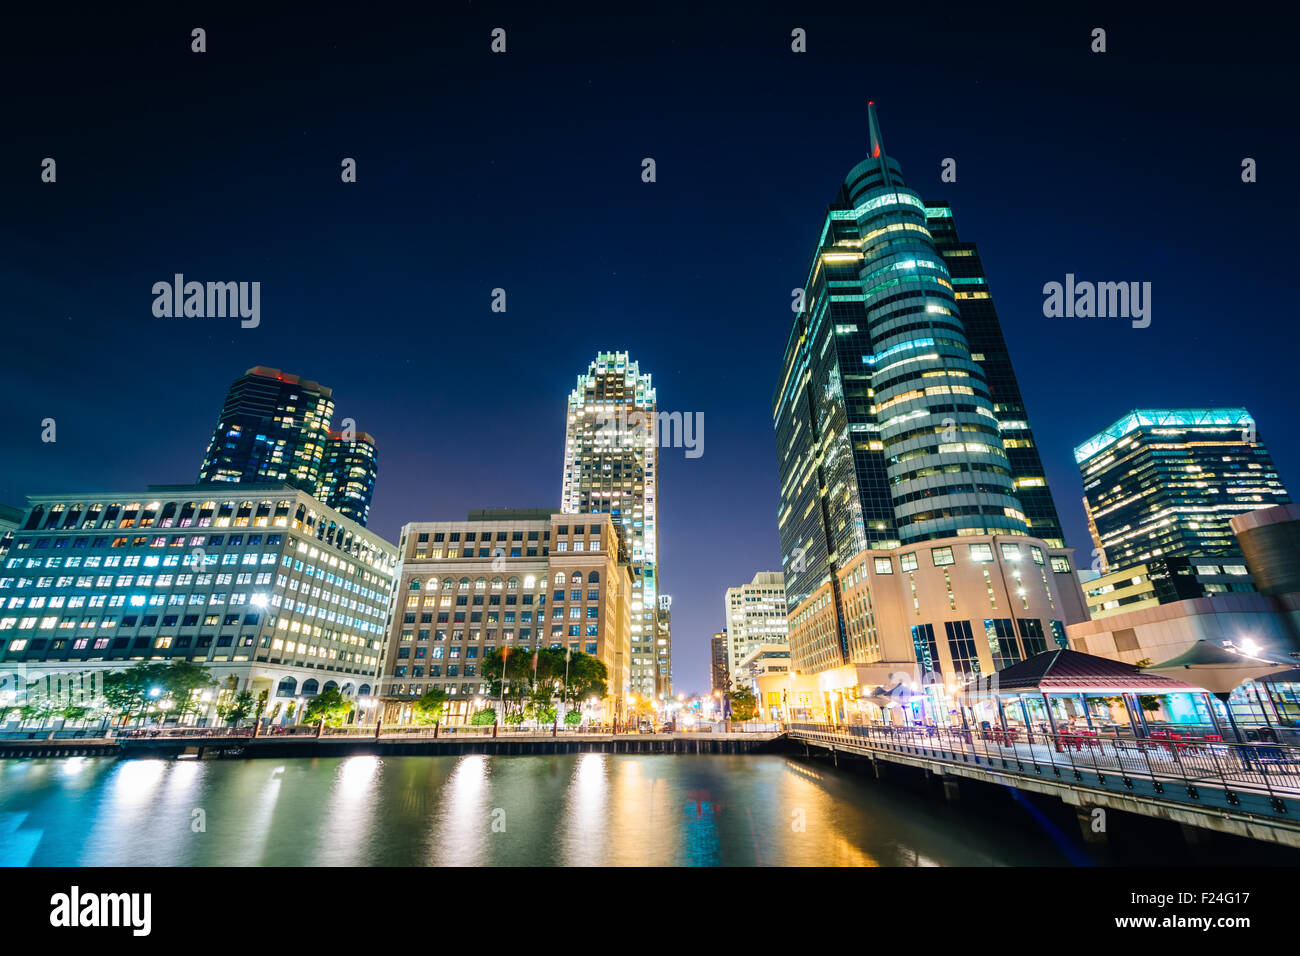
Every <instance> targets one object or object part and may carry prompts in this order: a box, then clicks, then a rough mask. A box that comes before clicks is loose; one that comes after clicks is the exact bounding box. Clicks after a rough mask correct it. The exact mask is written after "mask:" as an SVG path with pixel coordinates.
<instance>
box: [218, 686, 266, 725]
mask: <svg viewBox="0 0 1300 956" xmlns="http://www.w3.org/2000/svg"><path fill="white" fill-rule="evenodd" d="M256 705H257V700H256V699H255V698H254V697H253V692H252V691H250V690H241V691H239V692H238V693H236V694H233V695H230V696H226V697H224V698H223V699H222V701H221V703H219V704H217V716H218V717H220V718H221V719H222V720H224V721H225V722H226V723H228V724H230V725H231V726H232V727H233V726H234V725H235V724H237V723H239V722H240V721H241V720H243V719H244V718H245V717H247V716H248V715H249V714H251V713H252V712H253V708H254V707H255V706H256Z"/></svg>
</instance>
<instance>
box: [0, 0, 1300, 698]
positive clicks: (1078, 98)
mask: <svg viewBox="0 0 1300 956" xmlns="http://www.w3.org/2000/svg"><path fill="white" fill-rule="evenodd" d="M268 6H269V5H268ZM530 6H531V7H533V8H534V9H529V8H528V7H519V8H515V9H512V8H508V7H505V6H502V5H499V4H481V3H473V4H456V5H447V6H446V10H445V11H441V12H439V13H438V14H437V15H436V16H429V17H428V18H427V19H424V20H420V21H413V20H407V19H403V18H402V17H398V16H393V15H376V14H374V13H370V12H368V11H366V10H365V9H363V8H362V7H361V6H360V5H358V6H356V7H350V8H345V9H341V10H339V11H338V12H323V11H324V10H325V8H323V7H313V8H311V10H312V12H310V13H308V12H302V13H300V14H297V15H292V16H290V15H280V14H265V13H262V14H258V15H256V16H254V15H248V16H243V15H237V14H233V13H230V12H228V11H225V12H218V8H215V7H214V8H213V12H211V13H207V12H204V13H185V14H177V13H174V12H160V13H158V14H156V15H145V14H142V13H139V12H136V13H128V12H126V11H125V8H123V9H120V10H119V9H115V8H114V9H110V8H101V9H100V10H99V11H98V12H90V13H81V14H78V13H76V12H75V10H73V9H72V8H66V7H62V8H60V9H59V10H58V15H57V16H55V15H53V14H50V15H48V18H47V19H42V20H37V19H24V17H28V18H31V17H36V16H39V15H40V14H37V13H35V12H34V11H32V10H31V9H27V10H25V11H24V12H23V13H13V12H7V13H6V16H7V18H8V22H7V23H6V27H5V30H4V35H3V38H0V54H3V55H2V56H0V79H2V80H3V84H2V86H0V89H3V90H4V93H3V94H2V95H3V97H4V99H5V101H6V102H5V108H4V113H3V115H4V125H3V129H4V140H3V146H0V204H2V207H3V213H2V214H0V270H3V286H4V291H3V296H0V318H2V320H3V334H2V338H0V355H2V356H3V365H2V366H0V411H2V412H3V415H4V420H5V428H4V435H3V438H2V439H0V502H4V503H8V504H11V505H21V504H23V503H24V498H23V496H24V495H26V494H36V493H55V492H64V491H83V490H84V491H131V490H136V489H140V488H142V487H143V486H144V485H145V484H148V483H163V482H190V481H193V480H194V479H195V478H196V476H197V472H198V468H199V464H200V462H201V459H202V455H203V451H204V448H205V446H206V443H207V440H208V438H209V436H210V434H211V429H212V427H213V424H214V423H215V420H216V417H217V414H218V412H219V410H220V407H221V402H222V399H223V397H224V394H225V390H226V388H227V387H228V386H229V384H230V382H231V381H232V380H233V379H235V378H236V377H237V376H238V375H240V374H241V373H242V372H243V371H244V370H245V369H246V368H249V367H250V366H253V365H267V366H272V367H278V368H281V369H284V370H286V371H290V372H294V373H297V374H300V375H302V376H303V377H305V378H313V379H316V380H318V381H320V382H322V383H324V384H327V385H330V386H332V387H333V388H334V391H335V400H336V404H337V411H336V417H335V421H336V423H337V422H338V421H339V420H341V419H342V418H343V417H351V418H355V419H356V422H357V427H358V428H360V429H362V430H365V431H369V432H370V433H372V434H373V435H374V436H375V437H376V440H377V442H378V448H379V483H378V488H377V491H376V495H375V500H374V507H373V510H372V517H371V522H370V527H371V528H372V529H373V530H375V531H377V532H378V533H380V534H382V535H384V536H385V537H387V538H389V539H391V540H396V538H397V536H398V533H399V529H400V527H401V525H402V524H403V523H404V522H407V521H414V520H420V521H428V520H458V519H461V518H463V517H464V515H465V512H466V511H467V510H468V509H470V508H479V507H498V506H513V507H546V506H558V503H559V497H560V483H561V469H562V456H563V440H564V413H565V400H566V397H567V395H568V393H569V391H570V389H572V388H573V385H574V381H575V377H576V376H577V375H578V374H579V373H581V372H583V371H585V369H586V367H587V364H588V362H590V361H591V360H592V359H593V358H594V357H595V355H596V352H597V351H599V350H602V349H604V350H615V349H619V350H627V351H629V352H630V353H631V355H632V357H633V358H634V359H636V360H638V361H639V362H640V364H641V368H642V370H643V371H649V372H650V373H652V374H653V376H654V381H655V384H656V386H657V388H658V394H659V405H660V409H661V410H664V411H682V412H684V413H690V412H697V411H700V412H703V413H704V417H705V431H704V440H705V444H704V455H703V457H702V458H698V459H691V460H688V459H686V458H685V457H684V456H683V454H682V451H681V450H680V449H678V450H673V449H669V450H666V451H665V452H664V453H663V456H662V461H663V464H662V475H661V483H660V511H659V516H660V541H661V550H660V569H661V571H660V574H661V581H662V587H663V590H664V591H665V592H667V593H671V594H672V595H673V596H674V599H675V603H674V620H673V643H674V651H675V653H674V669H675V679H676V689H678V690H680V691H686V692H691V691H698V690H707V688H708V638H709V636H710V635H711V634H712V633H713V631H715V630H716V629H718V628H719V627H720V626H721V625H722V624H723V612H722V596H723V590H724V589H725V588H726V587H727V586H730V585H736V584H740V583H742V582H745V581H748V580H749V578H750V577H751V576H752V575H753V573H754V572H755V571H760V570H769V569H775V568H778V567H779V561H780V551H779V545H778V539H777V530H776V508H777V473H776V451H775V444H774V439H773V429H772V418H771V396H772V392H773V389H774V387H775V383H776V377H777V375H778V372H779V369H780V363H781V355H782V349H783V347H784V344H785V340H786V335H787V333H788V331H789V327H790V323H791V313H790V307H789V303H790V290H791V289H792V288H794V287H796V286H799V285H802V284H803V282H804V279H805V277H806V272H807V267H808V263H809V256H810V254H811V252H812V250H813V246H814V243H815V241H816V239H817V237H818V234H819V231H820V228H821V224H822V216H823V214H824V211H825V207H826V205H827V203H828V202H829V201H830V200H831V199H832V198H833V196H834V193H835V190H836V188H837V186H838V184H839V182H840V181H841V179H842V178H843V176H844V174H845V173H846V172H847V171H848V170H849V168H850V167H852V166H853V165H854V164H855V163H856V162H858V161H859V160H860V159H862V158H863V157H864V156H865V154H866V149H867V146H866V143H867V133H866V122H865V110H866V104H867V101H868V100H869V99H871V100H874V101H875V102H876V104H877V108H878V110H879V115H880V121H881V126H882V131H883V137H884V143H885V147H886V150H887V151H888V152H889V153H890V154H892V155H894V156H896V157H897V158H898V160H899V161H900V162H901V163H902V166H903V172H904V175H905V176H906V177H907V179H908V182H909V184H910V185H912V186H913V187H914V188H916V189H917V190H918V191H919V192H921V194H922V195H923V196H925V197H927V198H933V199H948V200H950V201H951V202H952V204H953V209H954V214H955V217H956V221H957V227H958V229H959V231H960V234H961V236H962V238H963V239H964V240H968V241H975V242H977V243H979V246H980V250H981V253H982V255H983V258H984V264H985V267H986V270H987V273H988V277H989V282H990V286H991V289H992V293H993V297H994V301H995V302H996V305H997V308H998V312H999V314H1000V316H1001V319H1002V322H1003V326H1004V329H1005V332H1006V337H1007V340H1008V342H1009V344H1010V349H1011V355H1012V359H1013V361H1014V362H1015V365H1016V369H1017V372H1018V375H1019V378H1020V384H1021V388H1022V390H1023V392H1024V395H1025V401H1026V404H1027V406H1028V409H1029V414H1030V419H1031V423H1032V424H1033V426H1034V428H1035V431H1036V434H1037V438H1038V441H1039V444H1040V446H1041V450H1042V455H1043V459H1044V461H1045V463H1046V467H1047V472H1048V478H1049V481H1050V484H1051V486H1052V488H1053V490H1054V493H1055V497H1056V501H1057V506H1058V509H1059V510H1060V512H1061V516H1062V519H1063V520H1064V522H1065V527H1066V535H1067V538H1068V543H1069V544H1071V545H1072V546H1074V547H1076V548H1078V549H1080V552H1081V553H1080V559H1081V560H1080V562H1079V563H1080V564H1081V565H1083V566H1086V565H1087V563H1088V560H1089V559H1085V556H1086V555H1088V554H1089V553H1090V551H1091V544H1090V543H1089V541H1088V536H1087V531H1086V526H1085V523H1084V518H1083V510H1082V507H1081V505H1080V502H1079V499H1080V497H1081V495H1082V489H1081V485H1080V481H1079V476H1078V471H1077V469H1076V468H1075V466H1074V461H1073V456H1072V454H1071V451H1072V448H1073V447H1074V445H1076V444H1078V443H1080V442H1082V441H1083V440H1085V439H1086V438H1088V437H1090V436H1091V435H1092V434H1093V433H1095V432H1097V431H1099V430H1100V429H1101V428H1103V427H1105V426H1106V425H1109V424H1110V423H1111V422H1112V421H1114V420H1115V419H1116V418H1118V417H1119V416H1120V415H1122V414H1123V413H1124V412H1126V411H1128V410H1129V409H1132V408H1135V407H1150V406H1183V405H1189V406H1194V405H1230V404H1231V405H1235V404H1241V405H1245V406H1246V407H1247V408H1249V409H1250V410H1251V411H1252V412H1253V413H1254V414H1255V416H1256V418H1257V419H1258V421H1259V433H1260V436H1261V437H1262V438H1263V439H1264V441H1265V442H1267V443H1268V445H1269V447H1270V448H1271V449H1272V452H1273V454H1274V457H1275V458H1276V460H1277V463H1278V466H1279V468H1280V469H1281V472H1282V476H1283V478H1284V480H1285V479H1291V480H1292V481H1300V479H1297V478H1296V477H1295V476H1297V475H1300V423H1297V420H1296V416H1295V414H1294V412H1295V409H1296V403H1295V401H1294V399H1293V397H1292V394H1291V386H1292V382H1293V379H1294V376H1295V374H1296V365H1295V358H1294V356H1295V346H1294V344H1293V333H1292V331H1291V329H1290V328H1289V327H1288V326H1289V323H1290V322H1291V320H1290V319H1288V318H1287V316H1288V315H1291V314H1292V313H1293V311H1294V288H1293V285H1294V280H1293V276H1294V272H1295V270H1294V264H1293V261H1294V255H1293V253H1292V249H1291V247H1290V246H1289V245H1288V240H1287V239H1286V237H1287V236H1288V235H1293V234H1294V223H1295V214H1296V201H1295V191H1296V186H1295V176H1296V168H1295V157H1296V156H1297V154H1298V150H1297V145H1298V144H1297V141H1296V140H1297V137H1296V133H1295V119H1294V117H1295V109H1294V107H1295V104H1294V100H1293V96H1294V92H1295V90H1296V89H1297V84H1296V79H1297V78H1296V75H1295V72H1294V63H1295V57H1294V54H1293V52H1292V50H1291V49H1290V43H1291V35H1290V34H1289V33H1288V32H1286V31H1283V30H1280V29H1271V28H1270V26H1269V24H1268V23H1267V22H1266V20H1265V19H1264V18H1263V17H1259V16H1256V15H1255V14H1249V15H1247V14H1243V15H1242V16H1240V17H1233V18H1231V19H1228V20H1215V21H1213V22H1210V21H1203V20H1199V19H1196V20H1191V21H1189V22H1187V23H1178V22H1174V21H1172V20H1170V21H1169V22H1164V23H1161V22H1151V23H1142V22H1137V21H1135V20H1134V19H1133V15H1132V14H1128V13H1122V12H1119V10H1118V9H1117V10H1116V12H1106V10H1105V9H1104V8H1102V7H1092V6H1090V7H1089V9H1088V11H1087V12H1086V13H1084V14H1079V15H1073V14H1069V13H1061V12H1054V11H1047V10H1041V9H1040V10H1036V11H1033V12H1022V13H1020V14H1017V15H1016V16H1014V17H1011V16H1008V17H1007V18H1006V22H998V18H997V17H995V16H990V15H987V14H985V15H981V14H980V13H979V12H978V9H977V8H982V7H983V6H984V5H982V4H981V5H974V4H971V5H967V8H966V9H965V10H964V11H962V12H960V13H954V14H952V15H949V14H946V13H943V12H942V11H941V10H940V9H939V8H931V7H929V6H926V7H924V8H922V7H915V6H909V5H903V10H902V12H890V11H886V12H884V13H881V12H880V9H879V8H880V6H881V5H867V4H844V3H840V4H836V5H826V6H810V5H809V4H807V3H802V2H801V3H790V4H787V5H784V6H783V7H774V8H772V12H768V13H758V12H754V11H752V10H750V9H747V8H745V7H743V6H740V5H737V6H736V7H733V8H713V9H710V10H707V11H706V10H702V9H699V8H697V7H695V6H694V5H688V6H683V7H682V8H680V9H678V10H674V9H673V8H672V7H671V6H670V5H667V4H661V3H653V4H608V5H605V6H604V7H603V8H601V9H602V12H600V13H591V12H586V11H583V12H580V11H578V10H576V9H575V8H569V9H570V10H572V11H573V12H564V7H563V5H557V6H556V9H549V7H550V6H551V5H549V4H547V5H543V4H535V5H530ZM886 6H888V7H890V8H891V10H892V9H893V8H896V7H898V5H886ZM544 8H546V9H544ZM810 10H813V11H817V10H820V11H822V12H809V11H810ZM922 10H924V11H925V14H926V15H925V18H924V20H922V19H921V18H920V11H922ZM826 11H833V12H829V13H828V12H826ZM912 11H917V13H916V19H912V20H908V19H895V20H893V21H890V20H882V19H881V18H880V17H881V16H885V17H895V18H905V17H908V16H909V15H911V12H912ZM196 26H200V27H204V28H205V29H206V30H207V44H208V52H206V53H203V54H195V53H191V52H190V43H191V40H190V31H191V29H192V28H193V27H196ZM498 26H499V27H503V28H505V29H506V31H507V53H506V54H504V55H493V54H492V53H491V52H490V51H489V45H490V32H491V30H492V28H494V27H498ZM1096 26H1101V27H1104V28H1106V30H1107V43H1108V52H1106V53H1105V54H1093V53H1091V52H1089V45H1090V42H1091V36H1090V34H1091V30H1092V28H1093V27H1096ZM795 27H802V28H804V29H806V30H807V31H808V52H807V53H806V54H795V53H792V52H791V51H790V42H791V38H790V32H791V30H792V29H793V28H795ZM47 156H50V157H53V158H55V160H56V161H57V176H58V179H57V182H56V183H55V184H52V185H51V184H45V183H42V182H41V181H40V165H41V160H42V159H43V158H44V157H47ZM344 157H353V158H355V159H356V160H357V163H358V182H357V183H355V184H346V185H345V184H343V183H341V182H340V175H339V174H340V162H341V160H342V159H343V158H344ZM644 157H653V158H654V159H655V160H656V163H657V167H658V168H657V174H658V181H657V182H656V183H653V184H647V183H643V182H642V181H641V161H642V159H643V158H644ZM945 157H952V158H955V159H956V160H957V171H958V180H957V182H956V183H941V182H940V179H939V173H940V163H941V160H942V159H943V158H945ZM1243 157H1253V158H1255V159H1256V160H1257V161H1258V178H1259V181H1258V182H1256V183H1253V184H1244V183H1243V182H1242V181H1241V161H1242V159H1243ZM176 272H182V273H184V274H185V275H186V277H187V279H194V280H199V281H209V280H211V281H260V282H261V283H262V307H261V313H262V316H261V325H260V327H259V328H256V329H241V328H240V326H239V322H238V320H237V319H195V318H190V319H184V318H180V319H176V318H172V319H166V318H162V319H160V318H155V317H154V316H153V314H152V311H151V306H152V302H153V295H152V293H151V291H150V290H151V287H152V285H153V284H154V283H155V282H158V281H161V280H170V279H171V278H172V275H173V273H176ZM1067 272H1073V273H1075V274H1076V276H1077V277H1078V278H1079V279H1090V280H1093V281H1149V282H1151V283H1152V284H1153V321H1152V324H1151V326H1150V328H1147V329H1133V328H1131V326H1130V325H1129V322H1128V321H1127V320H1124V319H1097V318H1093V319H1045V318H1044V317H1043V315H1042V300H1043V295H1042V287H1043V284H1044V283H1045V282H1049V281H1063V279H1064V276H1065V274H1066V273H1067ZM496 287H501V288H504V289H505V290H506V293H507V305H508V311H507V312H506V313H505V314H497V313H493V312H492V311H491V310H490V302H491V290H492V289H493V288H496ZM45 418H54V419H55V420H56V422H57V441H56V442H55V443H53V444H46V443H43V442H42V441H41V421H42V420H43V419H45Z"/></svg>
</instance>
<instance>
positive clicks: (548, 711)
mask: <svg viewBox="0 0 1300 956" xmlns="http://www.w3.org/2000/svg"><path fill="white" fill-rule="evenodd" d="M525 713H526V715H527V716H528V717H529V718H531V719H532V720H535V721H537V723H539V724H541V725H543V726H546V725H548V724H553V723H555V721H556V719H557V718H558V717H559V711H557V710H556V709H555V705H553V704H540V705H539V704H536V703H532V704H529V705H528V710H527V711H526V712H525Z"/></svg>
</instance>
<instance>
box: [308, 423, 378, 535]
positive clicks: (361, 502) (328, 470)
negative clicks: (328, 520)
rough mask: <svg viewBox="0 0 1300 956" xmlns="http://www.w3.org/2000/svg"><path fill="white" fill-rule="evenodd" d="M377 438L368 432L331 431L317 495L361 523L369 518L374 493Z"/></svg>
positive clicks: (326, 445) (335, 508)
mask: <svg viewBox="0 0 1300 956" xmlns="http://www.w3.org/2000/svg"><path fill="white" fill-rule="evenodd" d="M375 475H376V455H375V440H374V438H373V437H371V436H370V435H368V434H366V433H365V432H353V433H350V434H349V433H346V432H333V431H332V432H330V437H329V441H328V442H326V444H325V461H324V462H323V463H322V465H321V471H320V482H319V484H318V485H317V492H316V497H317V498H319V499H320V500H321V501H323V502H324V503H325V504H327V505H329V506H330V507H331V508H333V509H334V510H336V511H339V512H342V513H343V514H345V515H347V516H348V517H349V518H351V519H352V520H353V521H356V522H357V523H358V524H361V525H365V523H366V521H367V520H368V519H369V518H370V499H371V498H372V497H373V496H374V493H375Z"/></svg>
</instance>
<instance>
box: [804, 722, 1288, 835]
mask: <svg viewBox="0 0 1300 956" xmlns="http://www.w3.org/2000/svg"><path fill="white" fill-rule="evenodd" d="M785 739H786V740H787V741H788V742H795V743H800V744H802V745H803V746H804V747H805V748H807V749H806V751H805V752H807V753H810V754H811V753H812V752H813V750H814V749H815V750H816V751H818V752H820V753H825V754H828V755H829V756H830V757H831V759H832V760H833V761H835V762H836V763H838V761H839V759H840V757H841V756H843V757H847V758H850V759H853V758H857V759H866V760H869V761H871V762H872V765H873V767H874V769H875V771H876V775H877V776H883V775H884V773H885V768H886V767H887V766H888V765H891V764H894V765H901V766H909V767H917V768H920V769H922V770H923V771H925V772H926V773H929V774H933V775H935V776H938V777H942V778H943V779H944V790H945V794H946V795H947V796H948V798H949V799H950V800H956V799H958V794H959V792H960V790H959V784H958V781H959V780H961V779H969V780H976V781H980V782H983V783H991V784H996V785H999V786H1004V787H1010V788H1013V789H1021V790H1029V791H1032V792H1036V793H1043V794H1049V795H1052V796H1055V797H1058V798H1060V799H1061V800H1062V801H1064V802H1065V803H1067V804H1070V805H1073V806H1074V807H1076V809H1077V811H1078V814H1079V822H1080V826H1081V828H1082V829H1084V830H1085V834H1092V833H1095V830H1094V829H1093V828H1092V827H1091V821H1092V819H1093V812H1094V811H1095V810H1096V809H1098V808H1100V809H1107V808H1110V809H1116V810H1123V811H1127V812H1130V813H1137V814H1140V815H1143V816H1148V817H1156V818H1160V819H1166V820H1172V821H1174V822H1177V823H1180V824H1185V825H1187V826H1191V827H1201V828H1206V829H1211V830H1217V831H1220V832H1224V833H1232V834H1236V835H1238V836H1246V837H1251V838H1253V839H1259V840H1265V841H1267V842H1271V843H1279V844H1283V845H1286V846H1292V847H1298V848H1300V748H1296V747H1286V746H1281V745H1278V744H1271V743H1269V744H1231V743H1212V744H1205V743H1196V744H1193V743H1187V742H1184V741H1179V740H1171V739H1159V740H1157V739H1152V738H1130V737H1081V736H1077V735H1069V734H1065V735H1052V734H1034V735H1033V739H1032V741H1031V740H1027V739H1008V738H1007V737H1006V736H1004V735H999V734H996V732H991V731H985V730H963V729H956V728H933V727H891V726H883V725H858V726H853V725H849V726H845V725H840V726H830V725H825V724H791V725H790V726H789V728H788V733H787V735H786V738H785Z"/></svg>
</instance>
